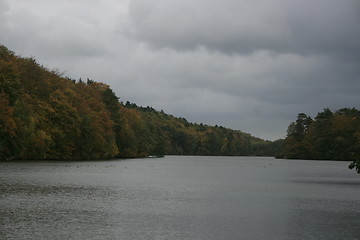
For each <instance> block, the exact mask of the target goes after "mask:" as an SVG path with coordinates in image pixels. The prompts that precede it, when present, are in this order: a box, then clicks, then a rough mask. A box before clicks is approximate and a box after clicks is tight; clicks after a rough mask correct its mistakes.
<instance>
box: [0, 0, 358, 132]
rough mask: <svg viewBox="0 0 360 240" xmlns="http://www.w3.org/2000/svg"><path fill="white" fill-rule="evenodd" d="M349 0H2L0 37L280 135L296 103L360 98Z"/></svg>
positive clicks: (148, 98) (185, 111) (196, 117)
mask: <svg viewBox="0 0 360 240" xmlns="http://www.w3.org/2000/svg"><path fill="white" fill-rule="evenodd" d="M359 5H360V3H359V2H358V1H357V0H347V1H336V0H315V1H310V0H305V1H295V0H267V1H263V0H256V1H254V0H251V1H250V0H226V1H215V0H206V1H205V0H195V1H194V0H191V1H190V0H189V1H180V0H172V1H168V0H152V1H148V0H132V1H127V0H123V1H118V0H108V1H101V2H100V1H96V0H91V1H90V0H63V1H58V2H53V1H45V0H36V1H26V0H11V1H5V0H0V42H1V43H3V44H5V45H6V46H8V47H9V48H10V49H12V50H14V51H16V52H17V53H18V54H21V55H23V56H35V57H36V59H38V61H39V62H40V63H42V64H45V65H46V66H48V67H49V68H59V70H60V71H64V72H65V75H67V76H69V77H72V78H75V79H77V78H80V77H82V78H87V77H89V78H92V79H94V80H96V81H103V82H105V83H107V84H110V85H111V86H112V88H113V89H114V91H115V92H116V93H117V94H118V95H119V96H120V97H121V100H123V101H127V100H129V101H132V102H135V103H137V104H139V105H144V106H147V105H150V106H153V107H155V108H156V109H159V110H160V109H163V110H164V111H166V112H168V113H170V114H174V115H176V116H181V117H185V118H187V119H188V120H189V121H192V122H203V123H207V124H213V125H215V124H218V125H223V126H225V127H231V128H234V129H240V130H242V131H245V132H249V133H251V134H253V135H255V136H258V137H263V138H266V139H276V138H279V137H284V135H285V133H286V128H287V126H288V124H289V123H290V122H291V121H293V120H294V119H295V118H296V115H297V114H298V113H299V112H305V113H308V114H311V115H315V114H316V113H317V112H319V111H322V109H323V108H325V107H330V108H331V109H337V108H341V107H357V108H360V97H359V94H358V92H359V90H360V79H359V78H360V67H359V65H360V57H359V56H360V54H359V53H360V28H359V27H358V26H359V23H360V19H359V16H360V8H359Z"/></svg>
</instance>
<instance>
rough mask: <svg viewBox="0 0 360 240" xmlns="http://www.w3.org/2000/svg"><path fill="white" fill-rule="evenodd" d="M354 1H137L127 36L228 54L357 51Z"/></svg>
mask: <svg viewBox="0 0 360 240" xmlns="http://www.w3.org/2000/svg"><path fill="white" fill-rule="evenodd" d="M359 16H360V2H358V1H356V0H349V1H346V2H344V1H337V0H317V1H311V0H305V1H296V0H268V1H263V0H256V1H250V0H236V1H235V0H227V1H216V0H196V1H183V0H174V1H166V0H156V1H148V0H134V1H131V5H130V25H129V30H128V34H129V36H131V37H133V38H135V39H138V40H139V41H143V42H145V43H147V44H149V45H150V46H153V47H159V48H162V47H169V48H174V49H178V50H189V49H190V50H192V49H195V48H198V47H201V46H202V47H206V48H208V49H211V50H216V51H222V52H226V53H249V52H252V51H256V50H269V51H276V52H285V53H295V54H312V53H314V52H319V53H321V54H328V53H330V52H333V53H334V54H345V53H346V54H350V53H353V52H354V51H359V50H360V48H359V43H358V41H357V40H358V39H359V37H360V29H359V28H358V23H359V21H360V17H359Z"/></svg>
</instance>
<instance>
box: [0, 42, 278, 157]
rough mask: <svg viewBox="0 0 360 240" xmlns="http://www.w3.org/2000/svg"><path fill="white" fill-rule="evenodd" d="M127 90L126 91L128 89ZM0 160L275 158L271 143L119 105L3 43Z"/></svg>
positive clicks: (101, 90)
mask: <svg viewBox="0 0 360 240" xmlns="http://www.w3.org/2000/svg"><path fill="white" fill-rule="evenodd" d="M125 87H126V86H124V88H125ZM0 136H1V138H0V159H7V160H10V159H108V158H117V157H145V156H149V155H164V154H186V155H274V153H275V152H274V148H273V147H271V146H270V142H268V141H264V140H262V139H259V138H255V137H253V136H251V135H250V134H247V133H243V132H241V131H238V130H231V129H227V128H224V127H219V126H207V125H204V124H194V123H190V122H188V121H187V120H186V119H184V118H177V117H174V116H171V115H168V114H165V113H164V112H163V111H157V110H155V109H153V108H151V107H139V106H137V105H136V104H132V103H129V102H126V103H125V104H124V103H122V102H121V101H119V98H118V97H117V96H116V95H115V94H114V92H113V91H112V89H111V88H110V86H108V85H106V84H104V83H99V82H95V81H92V80H89V79H88V80H87V81H86V82H84V81H81V80H73V79H69V78H66V77H63V76H61V74H59V73H58V72H56V71H50V70H48V69H46V68H45V67H43V66H41V65H39V64H38V63H37V62H36V60H35V59H34V58H22V57H18V56H16V55H15V53H13V52H12V51H10V50H8V49H7V48H6V47H5V46H2V45H0Z"/></svg>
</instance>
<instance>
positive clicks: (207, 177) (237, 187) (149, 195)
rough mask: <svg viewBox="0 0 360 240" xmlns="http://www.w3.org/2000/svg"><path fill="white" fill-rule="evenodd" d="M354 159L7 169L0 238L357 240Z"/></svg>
mask: <svg viewBox="0 0 360 240" xmlns="http://www.w3.org/2000/svg"><path fill="white" fill-rule="evenodd" d="M347 165H348V163H347V162H326V161H321V162H318V161H285V160H275V159H273V158H251V157H177V156H172V157H165V158H161V159H135V160H126V161H104V162H100V161H97V162H51V161H49V162H34V161H31V162H5V163H0V239H129V240H130V239H131V240H136V239H146V240H149V239H159V240H160V239H195V240H196V239H204V240H205V239H206V240H215V239H216V240H226V239H245V240H251V239H261V240H262V239H277V240H280V239H286V240H292V239H299V240H303V239H316V240H320V239H326V240H329V239H342V240H343V239H360V175H358V174H356V173H355V171H350V170H348V169H347Z"/></svg>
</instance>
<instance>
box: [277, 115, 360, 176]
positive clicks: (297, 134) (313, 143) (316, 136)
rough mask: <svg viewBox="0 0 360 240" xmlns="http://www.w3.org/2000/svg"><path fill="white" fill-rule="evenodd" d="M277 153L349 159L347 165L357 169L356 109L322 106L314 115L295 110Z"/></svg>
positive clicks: (359, 127)
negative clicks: (336, 108)
mask: <svg viewBox="0 0 360 240" xmlns="http://www.w3.org/2000/svg"><path fill="white" fill-rule="evenodd" d="M277 157H279V158H288V159H315V160H345V161H352V163H351V164H350V166H349V168H351V169H352V168H355V169H356V171H357V172H358V173H360V111H359V110H357V109H355V108H342V109H339V110H337V111H335V112H332V111H331V110H330V109H329V108H325V109H324V111H322V112H319V113H318V114H317V116H316V117H315V119H312V118H311V117H310V116H307V115H306V114H305V113H299V114H298V116H297V119H296V121H295V122H292V123H291V124H290V125H289V127H288V129H287V137H286V139H285V140H284V143H283V147H282V150H281V151H280V152H278V153H277Z"/></svg>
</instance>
